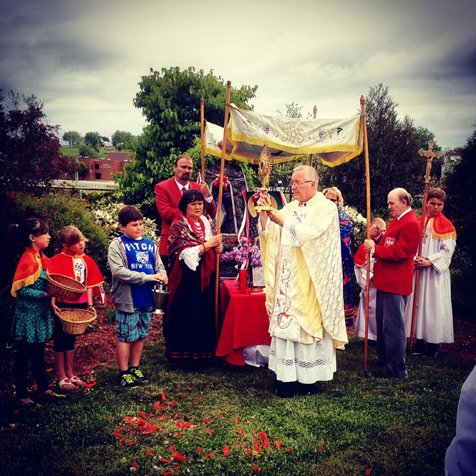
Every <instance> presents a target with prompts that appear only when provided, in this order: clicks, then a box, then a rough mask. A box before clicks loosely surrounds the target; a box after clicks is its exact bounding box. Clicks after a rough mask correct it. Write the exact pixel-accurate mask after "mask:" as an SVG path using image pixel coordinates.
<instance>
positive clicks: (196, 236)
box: [164, 190, 223, 367]
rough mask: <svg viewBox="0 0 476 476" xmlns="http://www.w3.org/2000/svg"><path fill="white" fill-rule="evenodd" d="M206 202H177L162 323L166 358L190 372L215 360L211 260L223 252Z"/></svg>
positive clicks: (194, 193) (197, 196) (190, 196)
mask: <svg viewBox="0 0 476 476" xmlns="http://www.w3.org/2000/svg"><path fill="white" fill-rule="evenodd" d="M204 203H205V199H204V198H203V195H202V194H201V193H200V191H198V190H188V191H186V192H185V193H184V194H183V197H182V199H181V200H180V202H179V206H178V207H179V210H180V211H181V212H182V214H183V217H182V218H180V219H175V220H174V221H173V222H172V225H171V227H170V236H169V243H168V250H169V270H168V275H169V291H170V295H169V302H168V313H167V315H166V317H165V320H164V337H165V341H166V350H165V356H166V357H167V358H168V359H169V360H171V361H173V362H179V363H182V364H185V366H187V367H192V366H194V365H195V364H199V363H204V362H207V361H209V362H210V361H211V360H212V359H213V358H214V357H215V349H216V336H215V285H214V284H215V261H216V258H215V254H216V253H221V252H222V251H223V245H222V242H221V235H215V234H214V231H213V228H212V223H211V220H210V219H209V217H207V216H204V215H203V210H204Z"/></svg>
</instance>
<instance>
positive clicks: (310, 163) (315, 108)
mask: <svg viewBox="0 0 476 476" xmlns="http://www.w3.org/2000/svg"><path fill="white" fill-rule="evenodd" d="M312 114H313V119H315V118H316V116H317V106H314V107H313V109H312ZM313 157H314V155H313V154H309V165H310V166H311V167H312V159H313Z"/></svg>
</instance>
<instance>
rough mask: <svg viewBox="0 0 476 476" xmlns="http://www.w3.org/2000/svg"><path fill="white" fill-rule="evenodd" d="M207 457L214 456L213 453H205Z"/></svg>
mask: <svg viewBox="0 0 476 476" xmlns="http://www.w3.org/2000/svg"><path fill="white" fill-rule="evenodd" d="M205 458H213V453H205Z"/></svg>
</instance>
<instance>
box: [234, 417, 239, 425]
mask: <svg viewBox="0 0 476 476" xmlns="http://www.w3.org/2000/svg"><path fill="white" fill-rule="evenodd" d="M233 421H234V422H235V425H238V418H236V417H235V418H234V419H233Z"/></svg>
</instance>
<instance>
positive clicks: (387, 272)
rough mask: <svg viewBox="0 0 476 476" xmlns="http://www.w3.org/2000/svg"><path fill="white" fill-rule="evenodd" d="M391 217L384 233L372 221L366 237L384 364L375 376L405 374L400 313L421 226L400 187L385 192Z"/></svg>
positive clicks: (410, 280)
mask: <svg viewBox="0 0 476 476" xmlns="http://www.w3.org/2000/svg"><path fill="white" fill-rule="evenodd" d="M387 203H388V208H389V210H390V214H391V215H392V217H393V220H392V221H391V222H390V225H389V226H388V228H387V231H386V232H385V234H383V235H382V232H381V230H380V228H379V227H378V225H373V226H372V228H371V234H372V237H373V240H365V242H364V248H365V251H367V252H369V253H371V254H372V255H373V257H374V258H375V265H374V277H373V280H374V287H375V289H377V308H376V318H377V356H378V360H377V362H375V363H376V364H377V365H384V366H385V369H384V371H383V372H376V373H375V374H374V376H375V377H377V378H392V377H396V378H406V377H407V369H406V367H405V347H406V345H405V344H406V335H405V323H404V320H403V314H404V311H405V304H406V302H407V299H408V296H409V295H410V294H411V293H412V283H413V260H414V257H415V255H416V253H417V250H418V245H419V243H420V241H421V226H420V224H419V222H418V220H417V218H416V216H415V213H414V212H413V210H412V209H411V204H412V196H411V195H410V194H409V193H408V192H407V191H406V190H405V189H403V188H396V189H394V190H392V191H391V192H390V193H389V194H388V199H387Z"/></svg>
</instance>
